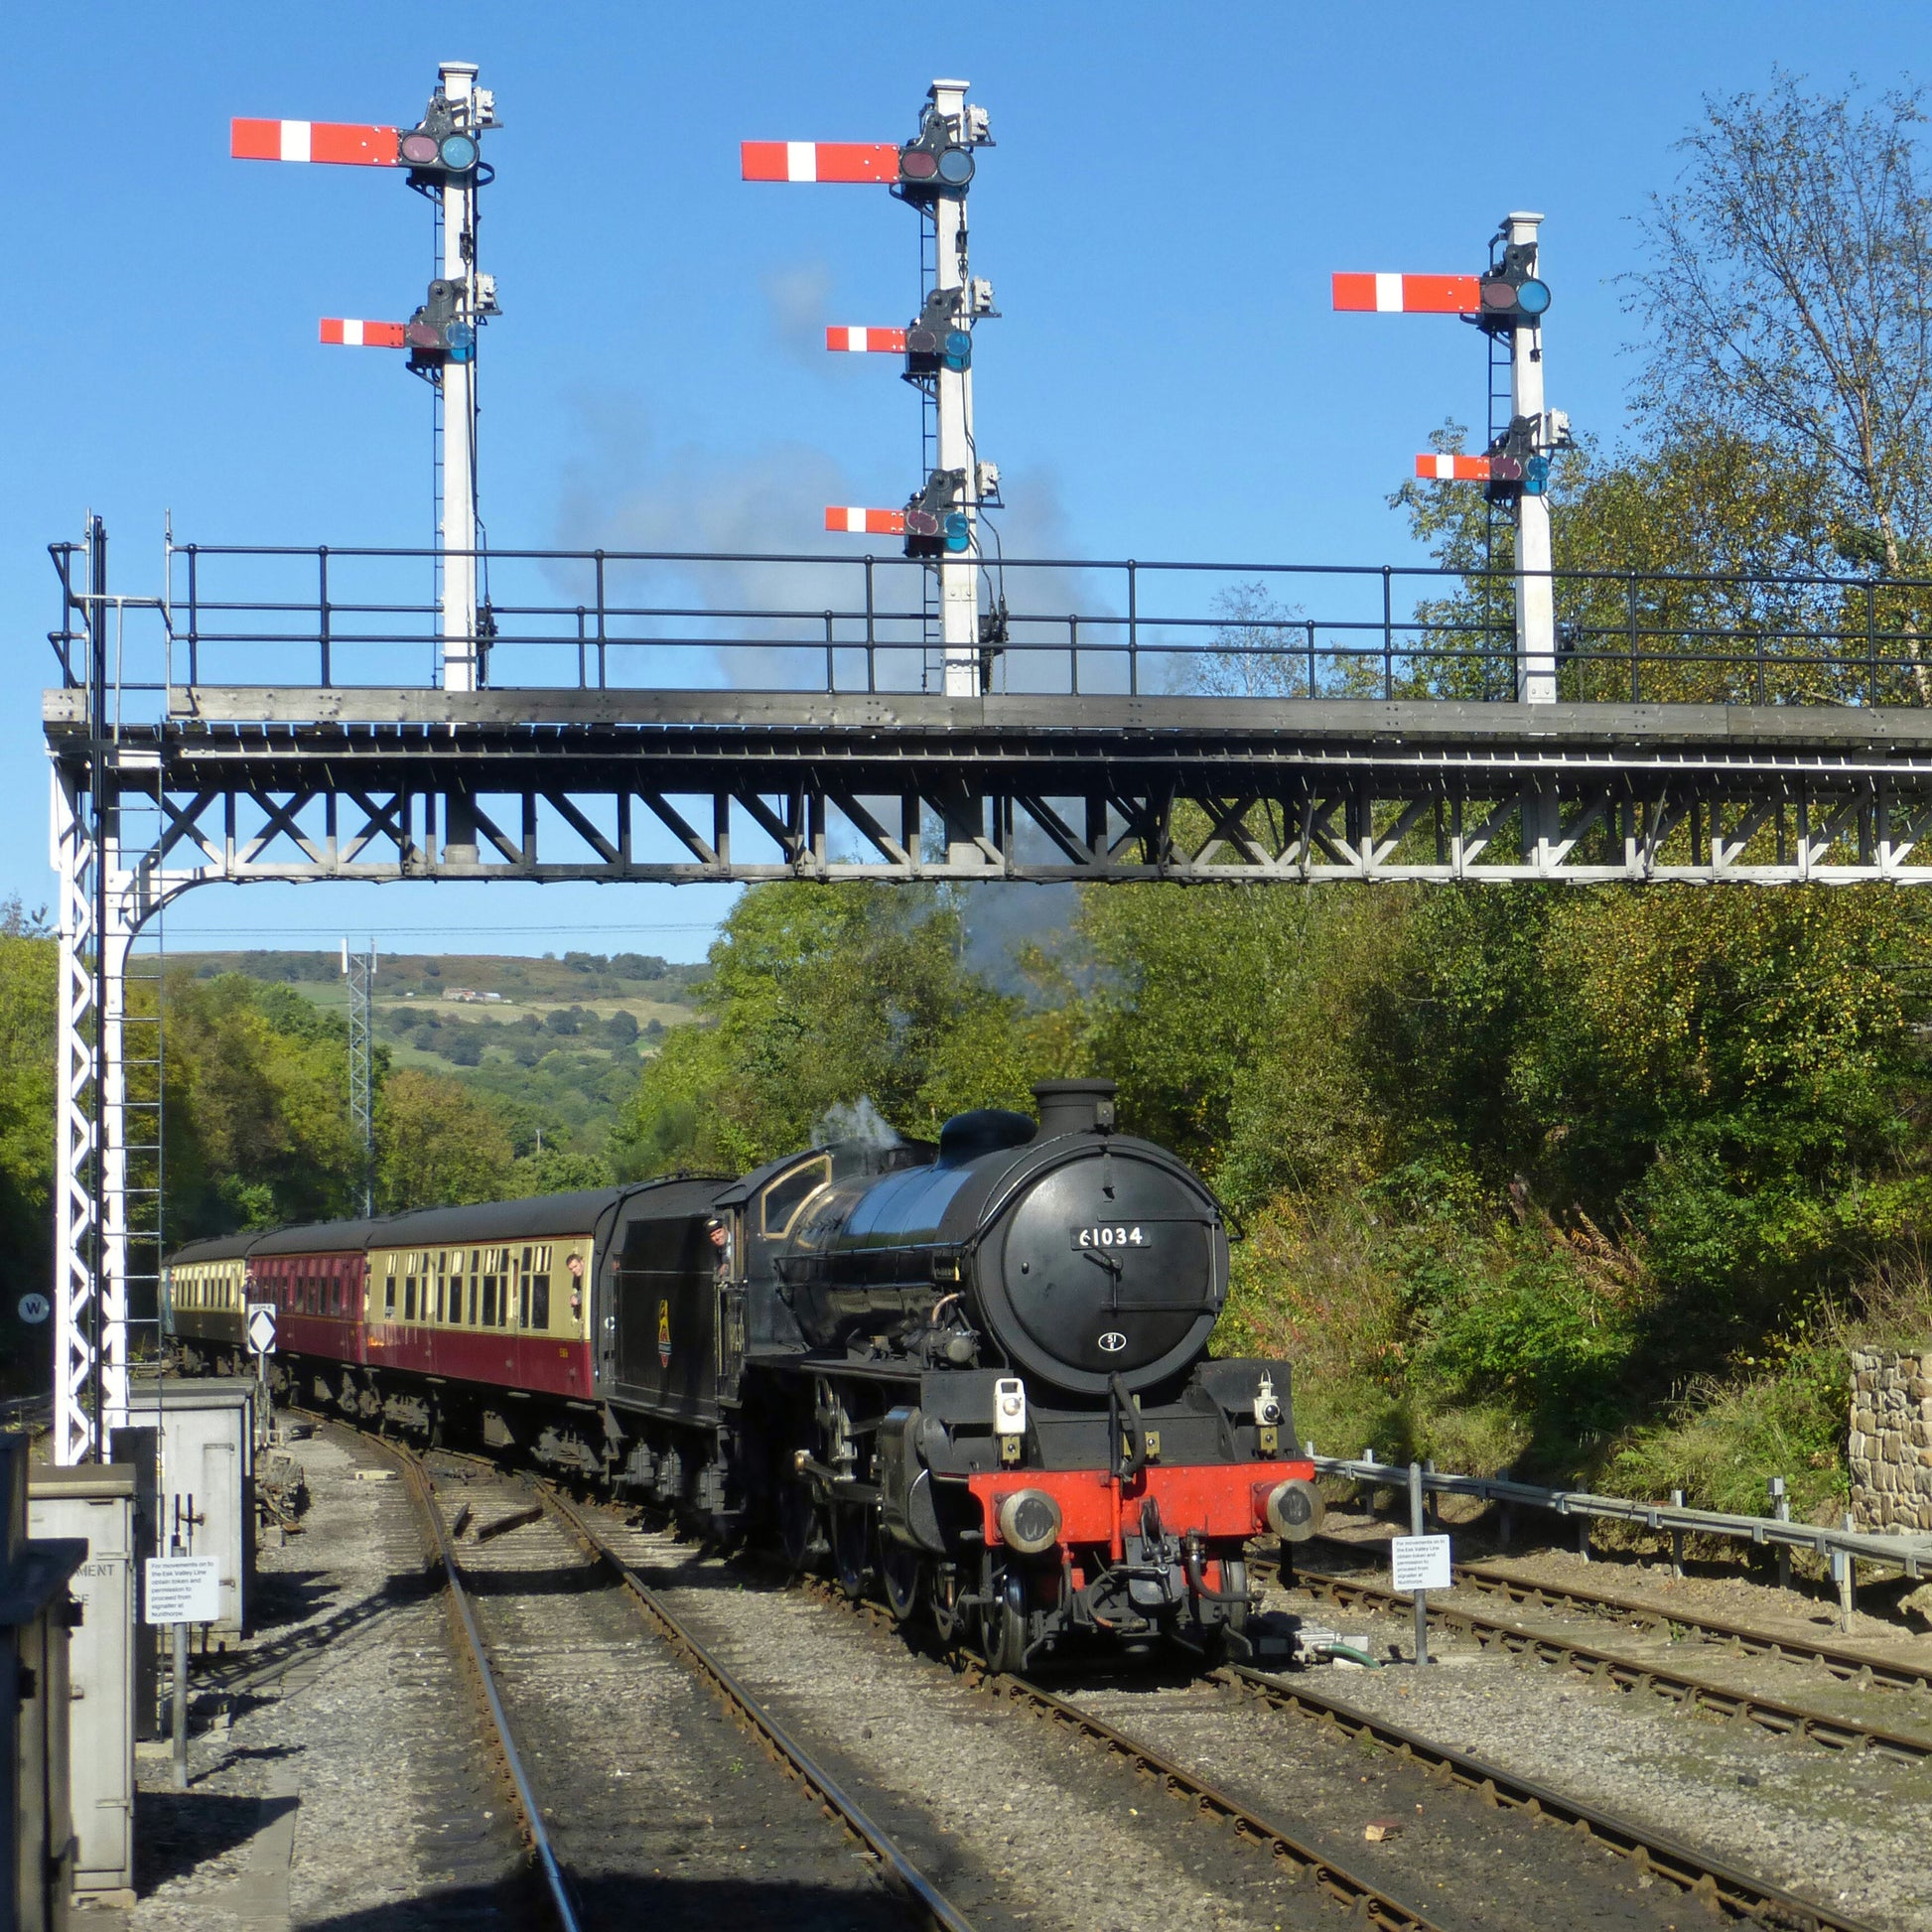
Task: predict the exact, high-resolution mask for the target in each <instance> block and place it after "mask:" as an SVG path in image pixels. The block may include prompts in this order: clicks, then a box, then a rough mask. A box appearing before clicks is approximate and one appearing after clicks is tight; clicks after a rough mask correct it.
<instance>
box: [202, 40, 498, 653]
mask: <svg viewBox="0 0 1932 1932" xmlns="http://www.w3.org/2000/svg"><path fill="white" fill-rule="evenodd" d="M495 125H496V99H495V96H494V95H493V94H492V93H491V92H490V91H489V90H488V89H487V88H486V87H479V86H478V85H477V69H476V67H475V66H474V65H473V64H472V63H470V62H468V61H445V62H443V63H442V65H441V66H440V68H439V69H437V85H436V91H435V93H433V94H432V95H431V96H430V101H429V105H428V107H427V108H425V109H424V111H423V117H422V119H421V120H419V121H418V122H417V123H416V125H415V126H414V127H411V128H394V127H383V126H374V125H370V126H364V125H361V124H359V123H345V122H338V121H273V120H269V121H264V120H236V121H235V122H233V123H232V126H231V129H230V137H229V151H230V152H231V153H232V154H233V155H234V157H235V158H236V159H237V160H240V161H304V162H325V163H329V164H332V165H335V166H339V167H353V168H397V169H400V170H402V171H403V179H404V180H405V181H406V182H407V183H408V184H409V186H410V187H411V188H413V189H414V190H415V191H416V192H417V193H418V194H420V195H422V196H424V197H426V198H427V199H428V200H429V201H430V202H431V203H432V205H433V206H434V208H435V220H434V226H435V230H436V238H437V253H438V261H437V270H438V272H437V273H436V274H435V275H433V276H432V277H431V279H430V284H429V291H428V293H427V295H426V296H425V297H424V300H423V302H422V304H421V306H420V307H419V308H418V309H417V310H416V312H415V314H414V315H413V316H411V317H410V319H409V320H408V321H407V322H373V321H367V320H361V319H352V318H347V317H340V316H329V317H325V318H324V319H323V322H322V328H321V337H322V341H323V342H325V343H327V344H332V345H337V346H340V347H345V348H400V349H406V350H407V351H408V353H409V368H410V370H411V372H412V373H413V374H416V375H420V376H422V377H423V378H424V379H425V380H426V381H428V382H429V383H430V384H431V386H432V387H433V388H434V389H435V391H436V401H435V404H434V406H433V409H432V416H433V421H434V429H433V442H432V456H431V475H432V487H433V492H434V496H435V500H436V505H437V562H438V571H437V631H438V654H439V657H440V660H441V663H440V677H441V681H442V685H443V688H444V689H445V690H446V691H477V690H481V689H482V688H483V685H484V683H485V682H486V681H487V673H488V652H489V639H490V636H491V634H492V632H493V630H494V624H493V621H492V620H491V617H490V613H489V606H488V600H487V598H486V597H485V598H482V599H480V598H479V594H478V577H479V571H478V559H479V556H480V555H481V553H482V550H483V542H482V535H483V521H482V517H481V515H480V513H479V508H478V502H479V479H478V464H477V341H478V335H479V332H480V330H481V328H482V326H483V324H484V323H485V322H487V321H488V320H489V319H490V318H491V317H493V316H495V315H497V314H499V313H500V311H499V310H498V308H497V303H496V278H495V277H494V276H493V275H485V274H484V273H483V271H482V270H481V269H480V268H479V267H478V265H477V217H478V207H477V198H478V193H479V191H480V190H481V189H483V188H484V187H486V186H487V185H488V184H489V181H490V179H491V170H490V168H489V166H488V164H487V163H486V162H485V161H484V160H483V132H484V130H485V129H487V128H492V127H494V126H495Z"/></svg>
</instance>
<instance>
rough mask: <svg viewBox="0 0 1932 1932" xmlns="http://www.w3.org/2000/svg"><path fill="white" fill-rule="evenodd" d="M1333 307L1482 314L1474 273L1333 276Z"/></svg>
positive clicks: (1478, 280) (1478, 283) (1389, 313)
mask: <svg viewBox="0 0 1932 1932" xmlns="http://www.w3.org/2000/svg"><path fill="white" fill-rule="evenodd" d="M1334 306H1335V307H1336V308H1337V309H1348V310H1352V311H1354V312H1356V313H1358V314H1366V315H1378V316H1474V315H1480V314H1481V313H1482V285H1481V278H1480V277H1479V276H1475V275H1337V276H1336V277H1335V278H1334Z"/></svg>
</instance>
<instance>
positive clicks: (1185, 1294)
mask: <svg viewBox="0 0 1932 1932" xmlns="http://www.w3.org/2000/svg"><path fill="white" fill-rule="evenodd" d="M1034 1094H1035V1100H1036V1102H1037V1103H1038V1107H1039V1117H1038V1119H1037V1121H1035V1119H1033V1118H1032V1117H1030V1116H1028V1115H1026V1114H1019V1113H1011V1112H1006V1111H1003V1110H1000V1109H992V1108H988V1109H981V1110H979V1111H977V1112H973V1113H968V1114H962V1115H959V1116H957V1117H956V1118H954V1119H952V1120H950V1121H948V1122H947V1123H946V1124H945V1126H944V1128H943V1129H942V1130H941V1132H940V1135H939V1140H938V1143H937V1145H936V1146H934V1145H932V1144H930V1143H922V1142H904V1141H897V1140H891V1139H886V1138H881V1139H878V1140H848V1141H840V1142H835V1143H834V1144H832V1145H830V1146H825V1147H816V1148H811V1149H808V1150H806V1151H804V1152H802V1153H798V1154H793V1155H787V1156H785V1157H784V1158H782V1159H780V1160H777V1161H773V1162H771V1163H769V1164H767V1165H766V1166H764V1167H762V1168H760V1169H759V1170H758V1171H757V1172H755V1173H750V1174H746V1175H744V1176H742V1177H740V1178H736V1179H734V1178H730V1177H725V1176H690V1175H681V1176H677V1177H675V1178H671V1179H665V1180H657V1181H647V1182H643V1183H640V1184H637V1185H633V1186H624V1187H613V1188H603V1189H597V1190H593V1191H588V1192H584V1193H578V1194H560V1195H546V1196H542V1197H539V1198H537V1199H534V1200H524V1201H504V1202H496V1203H491V1204H487V1205H483V1206H479V1207H467V1208H437V1209H429V1210H424V1211H422V1212H418V1213H411V1214H401V1215H395V1216H392V1217H389V1218H387V1219H378V1220H372V1221H348V1222H338V1223H333V1224H327V1225H323V1226H317V1227H307V1228H291V1229H283V1230H279V1231H277V1232H276V1233H274V1234H270V1235H265V1236H256V1237H248V1236H237V1237H230V1238H228V1239H226V1240H222V1241H215V1242H204V1243H199V1244H197V1245H195V1246H194V1247H189V1248H184V1249H183V1250H181V1251H180V1252H179V1253H178V1254H177V1255H175V1256H174V1257H173V1258H172V1260H171V1263H170V1266H169V1269H168V1272H167V1279H166V1284H165V1298H164V1320H165V1322H166V1325H167V1327H168V1330H169V1332H170V1335H171V1339H172V1346H173V1348H174V1350H175V1351H176V1353H177V1355H178V1356H179V1357H180V1358H181V1360H182V1361H183V1364H184V1366H187V1367H189V1368H190V1369H201V1370H211V1371H213V1372H217V1373H219V1372H233V1371H235V1370H237V1369H239V1368H240V1367H241V1366H242V1365H243V1344H242V1340H241V1318H242V1315H241V1311H242V1310H243V1309H244V1308H245V1305H246V1304H247V1303H248V1302H249V1301H256V1300H265V1301H270V1302H272V1303H274V1304H275V1306H276V1308H277V1310H278V1313H279V1330H280V1338H279V1341H278V1349H279V1351H280V1352H279V1355H278V1359H277V1364H276V1378H277V1381H278V1385H279V1386H280V1387H282V1388H283V1389H285V1390H286V1391H288V1392H289V1393H290V1394H292V1395H294V1396H295V1397H297V1398H298V1399H300V1400H303V1401H305V1402H308V1403H312V1404H317V1405H327V1406H330V1407H333V1408H336V1409H338V1410H340V1411H341V1412H343V1413H345V1414H347V1415H350V1416H352V1417H356V1418H360V1419H364V1420H372V1419H377V1418H380V1419H383V1420H385V1421H386V1422H387V1423H389V1424H390V1425H391V1426H394V1427H398V1428H402V1429H407V1430H411V1431H414V1432H416V1433H418V1434H419V1435H421V1436H423V1437H425V1438H426V1439H428V1440H431V1441H451V1440H457V1439H459V1438H467V1439H472V1440H474V1439H476V1438H481V1439H482V1440H483V1442H485V1443H487V1444H491V1445H494V1446H496V1447H499V1448H505V1449H510V1448H513V1449H516V1450H518V1451H520V1452H522V1453H523V1454H525V1455H527V1456H528V1457H529V1458H530V1459H532V1460H533V1461H535V1462H537V1463H539V1464H542V1465H545V1466H548V1467H549V1468H551V1469H553V1470H558V1471H562V1472H567V1473H572V1474H575V1475H578V1476H581V1477H583V1478H585V1479H589V1480H592V1481H596V1482H599V1483H602V1484H606V1485H608V1486H610V1487H611V1488H613V1489H614V1490H616V1491H617V1492H618V1493H621V1494H627V1495H630V1496H632V1497H636V1498H640V1499H645V1500H651V1501H654V1502H656V1503H658V1504H661V1505H664V1506H666V1507H668V1508H671V1509H673V1510H675V1511H677V1512H678V1513H679V1514H681V1515H683V1516H684V1517H685V1518H686V1519H687V1520H692V1521H695V1522H696V1523H697V1524H698V1525H699V1526H701V1527H702V1528H703V1529H704V1530H705V1531H706V1532H708V1533H710V1534H712V1535H715V1536H717V1537H719V1538H721V1539H726V1540H732V1541H737V1540H744V1539H752V1540H767V1539H768V1540H774V1541H775V1542H776V1543H777V1544H778V1545H779V1546H780V1547H781V1548H782V1550H783V1552H784V1554H785V1556H786V1557H787V1559H788V1560H789V1561H790V1562H791V1563H792V1564H793V1565H794V1566H796V1567H798V1568H800V1569H806V1568H814V1567H823V1568H829V1569H830V1570H831V1571H832V1573H833V1574H834V1575H835V1576H836V1577H837V1579H838V1581H839V1583H840V1585H841V1586H842V1587H844V1588H845V1589H846V1590H847V1591H849V1592H850V1593H852V1594H854V1595H859V1594H863V1593H866V1592H869V1591H872V1590H875V1589H877V1590H878V1591H879V1592H880V1593H882V1594H883V1595H884V1597H885V1599H886V1601H887V1602H888V1604H889V1605H890V1606H891V1608H892V1610H893V1613H894V1614H895V1615H896V1616H897V1617H899V1618H901V1619H911V1618H914V1617H919V1616H926V1617H929V1618H930V1619H931V1621H932V1622H933V1624H934V1625H935V1626H936V1628H937V1630H938V1632H939V1634H940V1635H941V1636H942V1637H944V1638H947V1639H953V1638H960V1639H977V1641H978V1642H979V1643H980V1645H981V1647H982V1648H983V1649H984V1651H985V1652H986V1654H987V1656H988V1658H989V1660H990V1661H991V1662H992V1663H993V1664H994V1666H995V1667H996V1668H999V1669H1008V1670H1017V1669H1020V1668H1022V1667H1023V1666H1024V1665H1026V1664H1027V1663H1029V1662H1030V1661H1035V1660H1037V1659H1038V1658H1040V1657H1041V1656H1043V1655H1046V1654H1048V1653H1052V1652H1055V1651H1061V1650H1065V1649H1068V1648H1070V1647H1073V1646H1075V1645H1077V1644H1079V1643H1081V1642H1085V1641H1096V1640H1097V1641H1106V1642H1110V1643H1114V1644H1129V1645H1149V1644H1153V1643H1157V1642H1163V1641H1177V1642H1179V1643H1182V1644H1186V1645H1189V1646H1191V1647H1193V1648H1194V1649H1197V1650H1200V1651H1203V1652H1207V1653H1211V1654H1219V1653H1232V1654H1236V1655H1239V1654H1243V1653H1244V1652H1245V1650H1246V1640H1245V1638H1244V1636H1243V1627H1244V1624H1245V1622H1246V1620H1247V1617H1248V1614H1249V1609H1250V1601H1251V1599H1250V1592H1249V1584H1248V1576H1247V1568H1246V1563H1245V1557H1244V1552H1245V1549H1246V1546H1247V1544H1248V1542H1249V1540H1250V1539H1251V1538H1253V1537H1256V1536H1258V1535H1267V1534H1272V1535H1275V1536H1278V1537H1281V1538H1283V1539H1285V1540H1288V1541H1299V1540H1302V1539H1304V1538H1306V1537H1308V1536H1311V1535H1312V1534H1313V1533H1314V1531H1315V1529H1316V1528H1317V1527H1318V1525H1319V1522H1320V1517H1321V1510H1322V1504H1321V1498H1320V1495H1319V1493H1318V1491H1317V1490H1316V1489H1315V1487H1314V1482H1313V1476H1314V1470H1313V1466H1312V1464H1311V1462H1309V1461H1308V1460H1306V1459H1303V1458H1301V1457H1299V1456H1298V1455H1297V1454H1296V1453H1295V1452H1294V1449H1295V1437H1294V1424H1293V1418H1292V1414H1291V1409H1290V1384H1289V1366H1288V1364H1287V1363H1286V1362H1280V1361H1259V1360H1232V1359H1226V1358H1222V1359H1210V1358H1209V1357H1208V1356H1207V1353H1206V1348H1207V1338H1208V1334H1209V1331H1210V1330H1211V1329H1212V1328H1213V1326H1214V1322H1215V1319H1216V1317H1217V1316H1218V1315H1219V1313H1220V1311H1221V1308H1222V1306H1223V1303H1224V1302H1225V1300H1226V1296H1227V1282H1228V1240H1227V1231H1226V1227H1225V1224H1224V1222H1223V1219H1222V1216H1221V1212H1220V1209H1219V1207H1218V1206H1217V1204H1216V1202H1215V1200H1214V1198H1213V1196H1212V1194H1211V1193H1210V1192H1209V1191H1208V1189H1207V1187H1206V1186H1205V1184H1204V1183H1203V1182H1202V1181H1201V1180H1200V1178H1199V1177H1198V1176H1197V1175H1196V1174H1194V1173H1192V1171H1191V1170H1190V1169H1188V1168H1187V1167H1186V1166H1185V1165H1184V1164H1183V1163H1182V1162H1180V1161H1179V1160H1177V1159H1176V1158H1175V1157H1174V1156H1173V1154H1172V1153H1170V1152H1168V1151H1167V1150H1165V1149H1163V1148H1160V1147H1158V1146H1155V1145H1154V1144H1152V1143H1151V1142H1147V1141H1143V1140H1139V1139H1136V1138H1134V1137H1132V1136H1129V1135H1126V1134H1122V1133H1120V1132H1118V1131H1117V1129H1116V1126H1115V1117H1114V1088H1113V1084H1112V1082H1110V1081H1104V1080H1057V1081H1045V1082H1042V1083H1040V1084H1039V1085H1038V1086H1036V1087H1035V1089H1034Z"/></svg>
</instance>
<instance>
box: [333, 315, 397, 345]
mask: <svg viewBox="0 0 1932 1932" xmlns="http://www.w3.org/2000/svg"><path fill="white" fill-rule="evenodd" d="M322 340H323V341H324V342H325V343H330V344H332V345H335V346H336V347H338V348H402V347H403V346H405V345H404V342H403V325H402V324H401V323H399V322H358V321H354V320H352V319H350V318H348V317H345V316H324V317H323V319H322Z"/></svg>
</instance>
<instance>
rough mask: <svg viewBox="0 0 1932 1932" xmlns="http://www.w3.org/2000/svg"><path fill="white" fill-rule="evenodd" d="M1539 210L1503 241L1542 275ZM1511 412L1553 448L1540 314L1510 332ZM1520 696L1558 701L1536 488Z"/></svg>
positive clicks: (1543, 528) (1529, 502)
mask: <svg viewBox="0 0 1932 1932" xmlns="http://www.w3.org/2000/svg"><path fill="white" fill-rule="evenodd" d="M1542 225H1543V217H1542V215H1540V214H1525V213H1515V214H1507V215H1505V216H1504V217H1503V239H1504V240H1505V241H1506V242H1508V243H1510V244H1511V245H1513V246H1521V247H1527V248H1528V249H1529V250H1530V255H1529V267H1530V272H1531V273H1532V274H1536V273H1538V269H1539V263H1538V255H1537V240H1536V231H1537V229H1538V228H1540V227H1541V226H1542ZM1509 413H1510V415H1511V416H1512V417H1513V418H1514V419H1515V420H1516V421H1517V422H1528V423H1532V424H1534V425H1535V426H1536V427H1535V434H1536V442H1537V450H1538V453H1539V454H1540V455H1542V456H1543V457H1545V458H1547V457H1548V456H1549V455H1550V453H1551V451H1552V449H1553V448H1554V447H1555V441H1554V438H1553V437H1552V436H1551V435H1550V434H1549V431H1548V428H1547V427H1546V425H1547V418H1546V416H1545V413H1544V408H1543V323H1542V321H1541V319H1540V318H1539V319H1538V320H1537V321H1535V322H1532V323H1530V324H1528V325H1526V326H1525V325H1519V326H1518V327H1516V328H1514V329H1512V330H1511V331H1510V332H1509ZM1515 510H1516V696H1517V698H1518V699H1519V700H1520V701H1521V702H1522V703H1524V704H1555V703H1556V701H1557V603H1556V587H1555V585H1554V584H1553V583H1552V582H1551V578H1550V499H1549V498H1548V497H1547V496H1546V495H1544V493H1543V492H1542V491H1541V490H1540V489H1538V490H1528V489H1524V490H1519V491H1518V492H1517V496H1516V503H1515Z"/></svg>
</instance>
